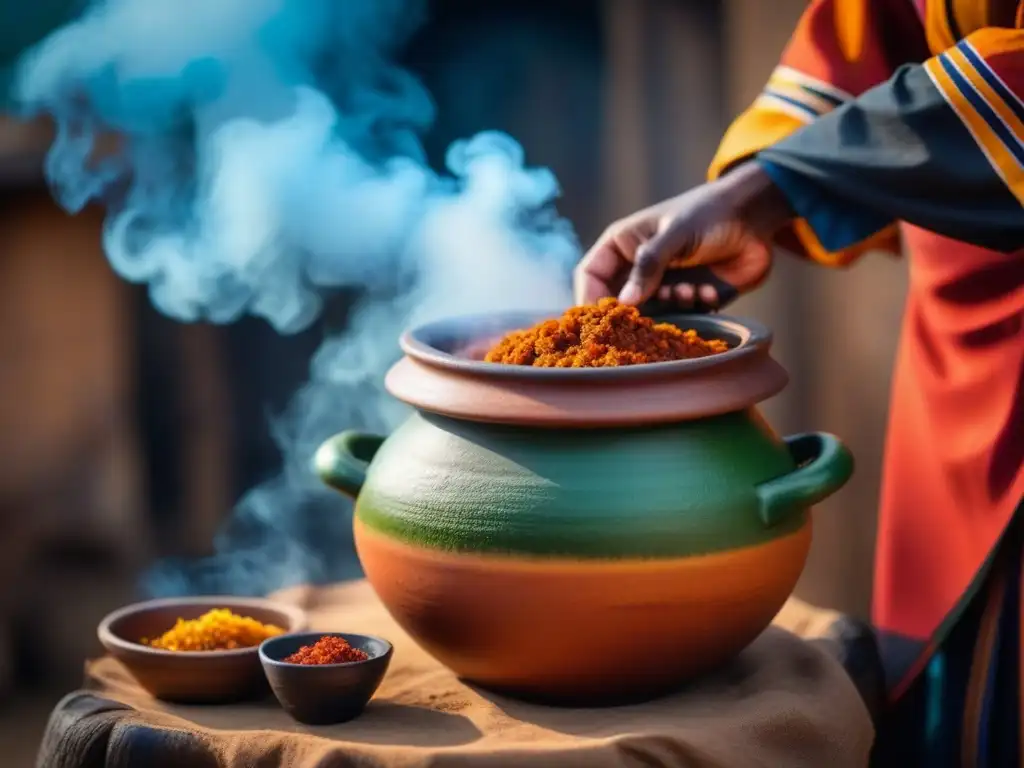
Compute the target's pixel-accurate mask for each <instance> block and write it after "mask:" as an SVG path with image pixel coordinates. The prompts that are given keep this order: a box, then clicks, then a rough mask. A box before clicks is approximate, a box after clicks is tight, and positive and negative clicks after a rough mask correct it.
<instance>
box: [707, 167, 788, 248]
mask: <svg viewBox="0 0 1024 768" xmlns="http://www.w3.org/2000/svg"><path fill="white" fill-rule="evenodd" d="M714 183H716V184H720V185H721V186H722V188H723V190H724V191H725V193H726V194H727V195H728V196H729V198H730V199H731V201H732V207H733V209H734V210H736V211H737V213H738V214H739V216H740V218H742V219H743V221H744V222H746V223H747V225H748V226H749V227H750V228H751V229H752V230H753V231H754V232H756V233H757V234H759V235H761V236H763V237H765V238H768V237H771V236H772V235H773V234H774V233H775V232H776V231H778V230H779V229H780V228H781V227H784V226H785V225H786V224H787V223H789V222H790V221H792V219H793V218H794V216H795V215H796V214H795V212H794V210H793V207H792V205H791V204H790V202H789V199H788V198H787V197H786V195H785V193H784V192H783V190H782V188H781V187H779V185H777V184H776V183H775V182H774V180H773V179H772V178H771V176H769V175H768V174H767V173H766V172H765V169H764V167H763V166H762V165H761V164H760V163H758V162H756V161H747V162H745V163H742V164H740V165H737V166H736V167H735V168H732V169H731V170H729V172H728V173H726V174H725V175H724V176H722V177H721V178H720V179H719V180H718V181H716V182H714Z"/></svg>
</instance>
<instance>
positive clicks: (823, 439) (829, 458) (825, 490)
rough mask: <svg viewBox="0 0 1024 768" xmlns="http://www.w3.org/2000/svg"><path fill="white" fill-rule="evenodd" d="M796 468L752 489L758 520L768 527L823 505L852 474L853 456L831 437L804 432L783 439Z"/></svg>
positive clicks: (820, 433) (824, 434)
mask: <svg viewBox="0 0 1024 768" xmlns="http://www.w3.org/2000/svg"><path fill="white" fill-rule="evenodd" d="M783 442H785V443H786V448H788V449H789V453H790V455H791V456H792V457H793V461H795V462H796V464H797V467H796V469H794V470H793V471H792V472H788V473H787V474H785V475H782V476H781V477H776V478H774V479H772V480H768V481H766V482H764V483H761V484H760V485H758V486H756V487H755V489H754V491H755V493H756V494H757V499H758V506H759V512H760V514H761V520H762V521H763V522H764V524H765V525H766V526H768V527H771V526H773V525H776V524H777V523H780V522H782V521H783V520H784V519H785V518H786V517H788V516H789V515H791V514H792V513H793V512H795V511H797V510H801V509H806V508H807V507H810V506H813V505H814V504H817V503H818V502H820V501H824V500H825V499H827V498H828V497H829V496H831V495H832V494H833V493H835V492H836V491H838V490H839V489H840V488H842V487H843V486H844V485H845V484H846V481H847V480H849V479H850V475H852V474H853V455H852V454H851V453H850V450H849V449H848V448H847V447H846V446H845V445H843V442H842V441H841V440H840V439H839V438H838V437H836V436H835V435H830V434H829V433H828V432H807V433H805V434H802V435H790V436H789V437H785V438H783Z"/></svg>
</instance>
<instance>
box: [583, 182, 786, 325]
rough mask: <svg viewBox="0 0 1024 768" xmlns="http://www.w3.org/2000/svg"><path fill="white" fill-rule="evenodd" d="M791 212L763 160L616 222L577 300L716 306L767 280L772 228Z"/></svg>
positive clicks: (596, 251)
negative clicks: (761, 165)
mask: <svg viewBox="0 0 1024 768" xmlns="http://www.w3.org/2000/svg"><path fill="white" fill-rule="evenodd" d="M791 218H792V213H791V211H790V210H789V207H788V205H787V203H786V201H785V198H784V197H783V196H782V193H781V192H780V191H779V190H778V189H777V188H776V187H775V186H774V184H772V181H771V179H770V178H769V177H768V176H767V174H765V173H764V171H762V170H761V168H760V166H758V165H757V164H756V163H747V164H746V165H743V166H740V167H739V168H737V169H736V170H734V171H733V172H731V173H729V174H727V175H726V176H725V177H723V178H721V179H719V180H717V181H713V182H710V183H708V184H704V185H702V186H700V187H697V188H695V189H692V190H690V191H689V192H685V193H683V194H682V195H679V196H678V197H674V198H672V199H670V200H666V201H664V202H662V203H659V204H657V205H655V206H652V207H650V208H647V209H645V210H642V211H639V212H638V213H634V214H633V215H632V216H628V217H627V218H625V219H621V220H619V221H617V222H615V223H614V224H612V225H611V226H610V227H609V228H608V229H607V230H606V231H605V233H604V234H603V235H601V237H600V238H599V239H598V241H597V242H596V243H595V244H594V246H593V247H592V248H591V249H590V251H589V252H588V253H587V255H586V256H584V257H583V260H582V261H581V262H580V264H579V266H578V267H577V268H576V273H575V276H574V287H575V294H576V295H575V298H576V303H577V304H592V303H594V302H595V301H597V300H598V299H600V298H604V297H606V296H618V298H619V300H620V301H622V302H624V303H626V304H633V305H637V304H642V303H643V302H645V301H647V300H649V299H651V298H655V297H656V298H657V299H659V300H661V301H664V302H669V303H672V304H674V305H675V306H677V307H679V308H680V309H717V308H720V307H722V306H724V305H725V304H727V303H728V302H729V301H732V300H733V299H734V298H736V296H737V295H739V294H740V293H744V292H746V291H749V290H752V289H754V288H756V287H757V286H758V285H760V284H761V282H763V280H764V279H765V277H767V275H768V271H769V269H770V268H771V262H772V257H771V247H770V245H769V241H770V238H771V236H772V234H774V233H775V231H776V230H778V228H779V227H781V226H782V225H784V224H785V223H786V222H787V221H789V220H790V219H791Z"/></svg>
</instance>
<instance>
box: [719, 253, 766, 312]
mask: <svg viewBox="0 0 1024 768" xmlns="http://www.w3.org/2000/svg"><path fill="white" fill-rule="evenodd" d="M771 266H772V252H771V248H770V247H769V245H768V244H767V243H765V242H763V241H761V240H758V239H756V238H753V237H751V238H748V239H746V240H745V241H744V243H743V245H742V247H741V248H740V250H739V252H738V253H737V255H736V257H735V258H734V259H732V260H730V261H726V262H721V263H719V264H714V265H712V266H711V267H709V269H710V270H711V273H712V274H713V275H714V276H715V277H717V278H718V279H719V280H722V281H723V282H725V283H728V284H729V285H730V286H732V287H733V288H735V289H736V291H737V292H738V293H747V292H748V291H752V290H754V289H755V288H757V287H758V286H759V285H761V283H763V282H764V281H765V278H767V277H768V273H769V272H770V271H771ZM719 293H720V292H719ZM719 301H720V302H722V303H724V297H722V296H719Z"/></svg>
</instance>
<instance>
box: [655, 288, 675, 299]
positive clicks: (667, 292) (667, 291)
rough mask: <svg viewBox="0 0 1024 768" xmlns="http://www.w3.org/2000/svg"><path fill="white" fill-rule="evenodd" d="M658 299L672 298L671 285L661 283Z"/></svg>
mask: <svg viewBox="0 0 1024 768" xmlns="http://www.w3.org/2000/svg"><path fill="white" fill-rule="evenodd" d="M658 300H659V301H671V300H672V286H671V285H663V286H661V288H659V289H658Z"/></svg>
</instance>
